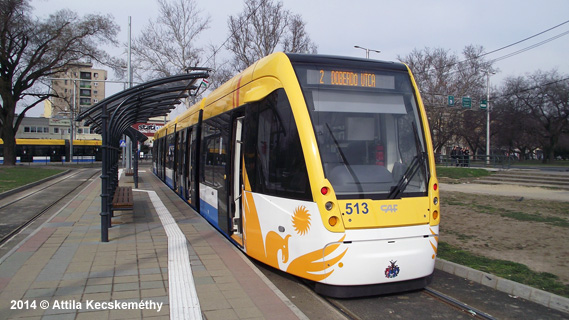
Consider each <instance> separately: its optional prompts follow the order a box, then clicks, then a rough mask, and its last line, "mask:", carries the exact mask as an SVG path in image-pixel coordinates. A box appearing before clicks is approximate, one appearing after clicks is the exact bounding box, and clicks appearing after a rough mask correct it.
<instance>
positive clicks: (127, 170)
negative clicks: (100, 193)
mask: <svg viewBox="0 0 569 320" xmlns="http://www.w3.org/2000/svg"><path fill="white" fill-rule="evenodd" d="M124 175H125V176H127V177H128V176H134V170H132V169H126V170H125V171H124Z"/></svg>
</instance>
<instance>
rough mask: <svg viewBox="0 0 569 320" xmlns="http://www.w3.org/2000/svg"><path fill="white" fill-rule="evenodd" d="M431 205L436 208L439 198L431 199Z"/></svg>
mask: <svg viewBox="0 0 569 320" xmlns="http://www.w3.org/2000/svg"><path fill="white" fill-rule="evenodd" d="M433 204H434V205H435V206H436V205H437V204H439V198H437V197H435V198H434V199H433Z"/></svg>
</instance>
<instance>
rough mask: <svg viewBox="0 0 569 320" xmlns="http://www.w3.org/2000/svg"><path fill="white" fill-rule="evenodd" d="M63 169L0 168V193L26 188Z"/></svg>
mask: <svg viewBox="0 0 569 320" xmlns="http://www.w3.org/2000/svg"><path fill="white" fill-rule="evenodd" d="M63 171H64V170H63V169H47V168H35V167H23V166H22V167H0V193H2V192H6V191H8V190H11V189H14V188H18V187H21V186H25V185H26V184H28V183H32V182H35V181H38V180H41V179H45V178H47V177H51V176H53V175H55V174H58V173H60V172H63Z"/></svg>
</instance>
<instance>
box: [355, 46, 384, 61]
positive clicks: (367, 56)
mask: <svg viewBox="0 0 569 320" xmlns="http://www.w3.org/2000/svg"><path fill="white" fill-rule="evenodd" d="M354 48H357V49H362V50H365V51H366V59H369V52H370V51H373V52H377V53H381V51H380V50H374V49H368V48H364V47H360V46H354Z"/></svg>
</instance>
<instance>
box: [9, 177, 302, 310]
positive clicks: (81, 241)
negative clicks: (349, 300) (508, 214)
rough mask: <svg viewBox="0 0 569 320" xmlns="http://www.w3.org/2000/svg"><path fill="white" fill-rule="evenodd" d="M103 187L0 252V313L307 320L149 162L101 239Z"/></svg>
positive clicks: (127, 182) (96, 183) (96, 184)
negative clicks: (128, 204) (127, 204)
mask: <svg viewBox="0 0 569 320" xmlns="http://www.w3.org/2000/svg"><path fill="white" fill-rule="evenodd" d="M120 185H121V186H133V188H134V184H133V178H132V177H127V176H123V177H121V180H120ZM100 193H101V181H100V179H99V178H98V176H96V178H94V179H92V180H91V181H90V182H89V183H88V184H87V186H86V187H85V188H83V189H78V190H77V192H76V195H75V196H74V198H73V199H72V200H70V201H69V202H68V203H67V204H65V205H64V206H63V207H62V208H61V209H60V210H59V211H57V212H56V213H53V214H52V216H51V217H48V218H47V219H46V221H45V222H44V223H43V224H41V225H40V226H39V227H37V226H36V227H32V228H28V230H27V231H26V232H28V233H29V234H28V235H27V237H25V238H24V239H23V240H21V241H20V242H19V243H17V244H16V245H14V246H13V248H12V249H11V250H10V251H9V252H8V253H6V254H5V255H4V256H2V257H0V319H20V318H25V319H139V318H145V319H146V318H148V319H202V318H203V319H307V317H306V316H305V315H304V314H303V313H302V312H301V311H300V310H299V309H298V308H297V307H295V306H294V305H293V304H292V303H291V302H290V301H289V300H288V299H287V298H286V297H285V296H284V294H282V293H281V292H280V291H279V290H278V289H277V288H276V287H275V286H274V285H273V284H272V283H271V282H270V281H268V279H266V278H265V276H264V275H263V274H262V273H261V272H260V271H259V270H258V269H257V268H256V267H255V266H254V265H253V264H252V262H251V261H250V260H249V259H248V258H247V257H246V256H245V255H244V254H242V253H241V252H240V251H239V250H238V249H237V248H236V247H235V246H233V245H232V244H231V243H230V242H229V241H227V240H226V239H225V238H224V237H223V236H222V235H221V234H220V233H218V232H217V231H216V230H215V229H214V228H213V227H212V226H211V225H209V224H208V223H207V221H206V220H205V219H203V218H202V217H201V216H199V215H198V214H197V213H195V211H193V210H192V209H191V208H190V207H189V206H188V205H187V204H186V203H184V201H183V200H182V199H180V198H179V197H178V196H176V195H175V194H174V192H172V191H171V190H169V189H168V188H167V186H166V185H165V184H163V183H162V182H161V181H160V180H159V179H157V178H156V177H155V176H154V175H153V174H152V173H151V172H150V169H149V168H148V167H143V168H142V169H141V170H140V176H139V185H138V189H133V196H134V209H133V210H132V211H119V212H115V217H114V218H113V219H112V220H113V226H112V228H110V229H109V242H107V243H103V242H101V217H100V215H99V213H100V204H101V197H100ZM30 201H32V200H30ZM33 228H35V229H33ZM192 275H193V276H192Z"/></svg>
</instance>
